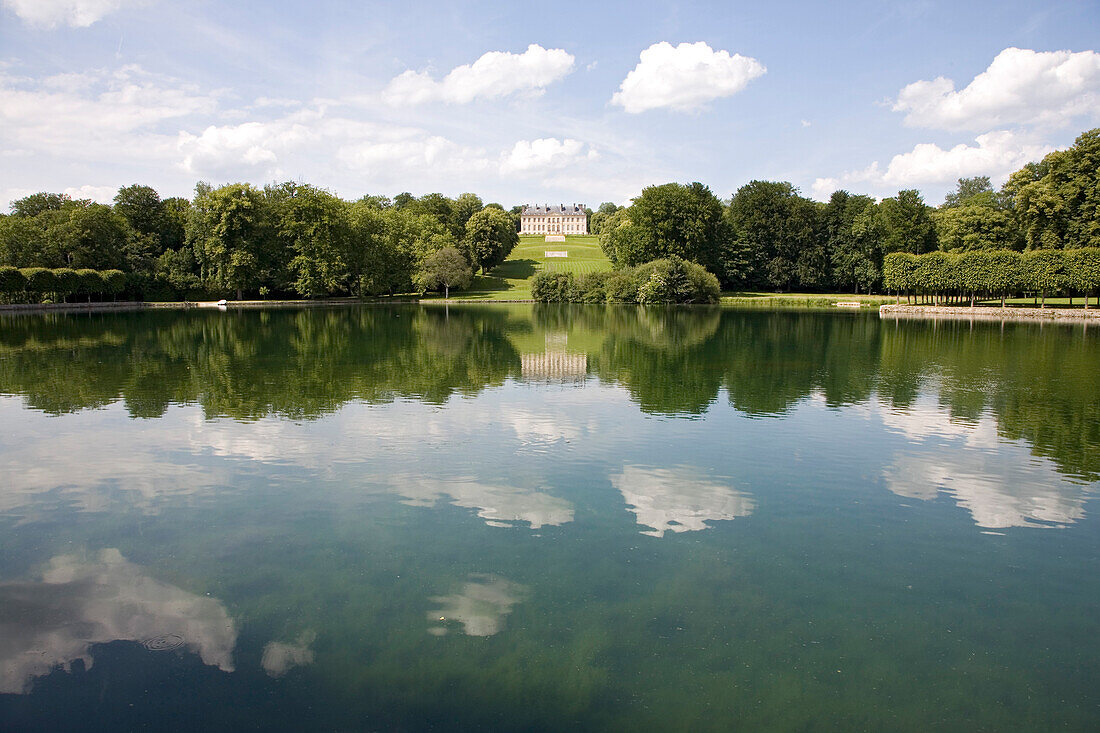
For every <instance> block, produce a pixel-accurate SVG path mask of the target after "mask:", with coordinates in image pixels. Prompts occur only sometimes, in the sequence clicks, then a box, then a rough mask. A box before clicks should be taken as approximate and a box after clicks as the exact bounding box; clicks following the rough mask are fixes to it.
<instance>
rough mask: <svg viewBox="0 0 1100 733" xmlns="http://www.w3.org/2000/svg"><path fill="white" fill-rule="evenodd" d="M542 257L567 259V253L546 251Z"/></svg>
mask: <svg viewBox="0 0 1100 733" xmlns="http://www.w3.org/2000/svg"><path fill="white" fill-rule="evenodd" d="M542 256H543V257H568V256H569V253H568V252H560V251H555V250H550V249H548V250H546V251H544V252H543V253H542Z"/></svg>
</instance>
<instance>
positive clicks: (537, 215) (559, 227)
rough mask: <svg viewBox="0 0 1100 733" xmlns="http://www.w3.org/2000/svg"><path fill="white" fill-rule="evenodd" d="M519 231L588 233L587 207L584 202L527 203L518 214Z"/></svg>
mask: <svg viewBox="0 0 1100 733" xmlns="http://www.w3.org/2000/svg"><path fill="white" fill-rule="evenodd" d="M519 233H520V234H588V209H587V208H585V206H584V204H572V205H570V206H566V205H565V204H558V205H557V206H551V205H550V204H546V205H545V206H539V205H538V204H534V205H531V204H528V205H527V206H524V207H523V211H522V212H521V213H520V215H519Z"/></svg>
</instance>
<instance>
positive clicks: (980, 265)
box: [883, 247, 1100, 308]
mask: <svg viewBox="0 0 1100 733" xmlns="http://www.w3.org/2000/svg"><path fill="white" fill-rule="evenodd" d="M883 285H884V287H885V288H886V289H887V290H888V291H890V292H893V293H896V294H897V296H898V299H899V301H900V299H901V297H902V296H904V297H905V299H906V301H907V302H910V303H932V304H964V303H969V305H970V306H971V307H973V306H974V304H975V303H976V302H977V301H979V300H991V299H999V300H1000V302H1001V306H1002V307H1003V306H1004V303H1005V299H1006V298H1010V297H1014V296H1021V295H1031V296H1034V297H1036V298H1037V299H1039V301H1040V304H1041V307H1044V308H1045V307H1046V300H1047V298H1048V297H1051V296H1069V298H1070V304H1071V305H1072V304H1073V298H1074V296H1077V295H1080V296H1083V297H1084V299H1085V307H1086V308H1088V307H1089V298H1090V297H1093V296H1097V297H1100V247H1080V248H1077V249H1036V250H1030V251H1027V252H1015V251H1013V250H1008V249H1000V250H973V251H969V252H957V253H956V252H928V253H926V254H922V255H914V254H910V253H908V252H894V253H892V254H889V255H887V256H886V257H885V259H884V260H883ZM1098 304H1100V302H1098Z"/></svg>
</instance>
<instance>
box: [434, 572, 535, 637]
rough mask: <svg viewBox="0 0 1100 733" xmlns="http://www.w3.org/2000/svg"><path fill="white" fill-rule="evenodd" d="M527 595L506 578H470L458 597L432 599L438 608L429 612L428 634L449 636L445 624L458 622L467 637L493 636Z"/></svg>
mask: <svg viewBox="0 0 1100 733" xmlns="http://www.w3.org/2000/svg"><path fill="white" fill-rule="evenodd" d="M526 593H527V589H526V588H525V587H524V586H522V585H519V584H518V583H513V582H512V581H510V580H505V579H504V578H498V577H496V576H494V575H480V574H478V575H471V576H470V580H469V581H468V582H466V583H464V584H463V586H462V589H461V590H460V591H459V592H458V593H453V594H451V595H449V596H436V597H433V598H431V599H429V600H431V601H432V602H433V603H438V604H439V608H436V609H433V610H431V611H428V614H427V618H428V621H430V622H432V626H431V627H429V629H428V632H429V633H431V634H434V635H436V636H442V635H444V634H446V633H447V627H446V626H445V625H443V624H446V623H447V622H448V621H457V622H458V623H460V624H462V630H463V632H465V633H466V634H467V635H468V636H492V635H493V634H496V633H497V632H499V631H500V630H501V628H502V627H503V625H504V617H505V616H507V615H508V614H510V613H511V612H512V606H514V605H516V604H517V603H519V602H520V601H521V600H523V598H524V596H525V595H526Z"/></svg>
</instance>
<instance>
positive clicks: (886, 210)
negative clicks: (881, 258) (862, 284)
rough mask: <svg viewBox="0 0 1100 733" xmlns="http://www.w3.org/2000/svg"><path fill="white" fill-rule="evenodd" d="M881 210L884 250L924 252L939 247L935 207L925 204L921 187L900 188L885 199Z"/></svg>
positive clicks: (880, 205) (881, 204) (879, 208)
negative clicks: (933, 214) (932, 211)
mask: <svg viewBox="0 0 1100 733" xmlns="http://www.w3.org/2000/svg"><path fill="white" fill-rule="evenodd" d="M878 211H879V217H880V220H881V225H882V229H883V233H882V251H883V252H911V253H913V254H923V253H925V252H931V251H932V250H934V249H935V248H936V227H935V224H934V223H933V222H932V215H931V208H930V207H928V206H926V205H925V203H924V199H922V198H921V195H920V192H919V191H915V190H912V189H908V190H905V191H898V195H897V196H896V197H894V198H888V199H884V200H883V201H882V203H880V204H879V206H878Z"/></svg>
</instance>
